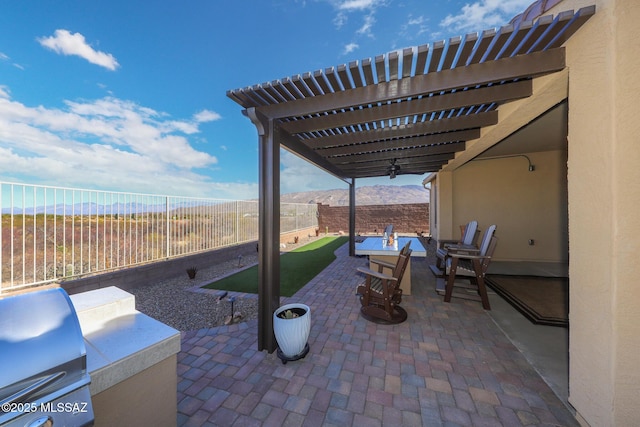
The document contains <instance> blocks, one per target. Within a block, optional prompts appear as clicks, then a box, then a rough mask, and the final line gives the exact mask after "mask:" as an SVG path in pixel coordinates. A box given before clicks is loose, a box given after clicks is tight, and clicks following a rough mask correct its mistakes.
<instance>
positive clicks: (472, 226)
mask: <svg viewBox="0 0 640 427" xmlns="http://www.w3.org/2000/svg"><path fill="white" fill-rule="evenodd" d="M460 228H464V231H463V233H462V239H460V240H459V241H458V240H439V241H438V249H437V251H436V263H435V265H430V266H429V268H430V269H431V272H432V273H433V274H434V275H435V276H436V277H444V273H445V265H444V261H445V259H446V257H447V253H448V252H449V248H451V247H453V248H455V249H456V250H457V249H460V248H462V247H466V248H470V249H472V250H473V249H474V248H477V246H476V245H477V242H478V237H479V236H480V230H478V222H477V221H470V222H469V223H468V224H467V225H466V226H465V227H462V226H460ZM494 229H495V226H494ZM476 251H477V249H476Z"/></svg>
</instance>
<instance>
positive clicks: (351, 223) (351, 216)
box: [349, 178, 356, 256]
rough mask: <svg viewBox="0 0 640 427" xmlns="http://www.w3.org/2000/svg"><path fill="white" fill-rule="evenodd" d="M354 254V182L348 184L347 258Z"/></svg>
mask: <svg viewBox="0 0 640 427" xmlns="http://www.w3.org/2000/svg"><path fill="white" fill-rule="evenodd" d="M355 254H356V180H355V178H352V179H351V182H350V183H349V256H355Z"/></svg>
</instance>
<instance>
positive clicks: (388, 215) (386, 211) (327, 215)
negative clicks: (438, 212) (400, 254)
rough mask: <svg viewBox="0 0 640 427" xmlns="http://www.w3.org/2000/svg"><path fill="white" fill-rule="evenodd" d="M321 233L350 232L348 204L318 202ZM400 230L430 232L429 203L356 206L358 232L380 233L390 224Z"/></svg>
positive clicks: (400, 231)
mask: <svg viewBox="0 0 640 427" xmlns="http://www.w3.org/2000/svg"><path fill="white" fill-rule="evenodd" d="M318 214H319V217H318V227H319V228H320V232H322V233H324V232H325V231H327V227H328V231H329V233H337V232H339V231H344V232H345V233H346V232H348V231H349V207H348V206H329V205H323V204H321V203H318ZM388 224H393V229H394V230H395V231H397V232H398V233H416V232H418V233H428V232H429V204H428V203H413V204H404V205H365V206H356V234H369V233H376V234H378V233H381V232H382V230H384V228H385V227H386V226H387V225H388Z"/></svg>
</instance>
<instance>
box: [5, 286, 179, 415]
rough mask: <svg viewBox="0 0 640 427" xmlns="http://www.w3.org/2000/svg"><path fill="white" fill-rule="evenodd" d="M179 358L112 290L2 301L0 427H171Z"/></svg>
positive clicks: (155, 327) (155, 326) (164, 336)
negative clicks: (151, 426) (147, 426)
mask: <svg viewBox="0 0 640 427" xmlns="http://www.w3.org/2000/svg"><path fill="white" fill-rule="evenodd" d="M179 351H180V333H179V332H178V331H176V330H175V329H173V328H171V327H169V326H167V325H165V324H163V323H161V322H158V321H157V320H155V319H153V318H151V317H149V316H147V315H145V314H143V313H141V312H139V311H137V310H136V308H135V297H134V296H133V295H132V294H129V293H128V292H125V291H123V290H122V289H119V288H117V287H113V286H110V287H105V288H100V289H95V290H92V291H87V292H82V293H78V294H72V295H68V294H67V293H66V292H65V291H64V290H63V289H62V288H57V287H55V288H49V289H46V290H35V291H30V292H27V293H23V294H19V295H10V296H4V297H3V296H2V295H0V403H1V404H2V406H1V408H0V427H5V426H11V427H15V426H20V427H27V426H28V427H60V426H67V427H71V426H74V427H75V426H87V425H93V426H94V427H111V426H125V425H127V426H129V425H131V426H133V425H135V426H138V425H140V426H146V425H153V426H160V427H175V425H176V421H177V418H176V414H177V401H176V397H177V396H176V390H177V372H176V369H177V353H178V352H179Z"/></svg>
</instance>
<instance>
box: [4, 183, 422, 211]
mask: <svg viewBox="0 0 640 427" xmlns="http://www.w3.org/2000/svg"><path fill="white" fill-rule="evenodd" d="M280 201H281V202H283V203H303V204H310V203H322V204H325V205H330V206H348V205H349V190H347V189H344V190H339V189H336V190H323V191H303V192H300V193H289V194H283V195H281V196H280ZM428 201H429V192H428V191H427V190H425V189H424V188H423V187H421V186H419V185H373V186H367V187H358V188H356V204H357V205H360V206H362V205H399V204H408V203H427V202H428ZM192 208H194V206H193V205H192V204H191V203H188V202H185V203H173V204H172V205H171V206H170V207H169V210H170V211H171V212H176V213H180V212H181V211H188V210H190V209H192ZM166 209H167V206H166V204H165V203H159V204H144V203H136V202H131V203H113V204H109V205H104V204H98V203H95V202H85V203H75V204H72V205H69V204H61V203H60V204H57V205H49V206H46V207H45V206H36V207H29V208H24V209H22V208H18V207H14V208H13V209H11V208H7V207H5V208H3V209H2V211H1V212H2V213H3V214H9V213H13V214H14V215H19V214H25V215H33V214H42V213H46V214H48V215H112V214H116V213H117V214H118V215H134V214H139V213H155V212H165V211H166Z"/></svg>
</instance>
